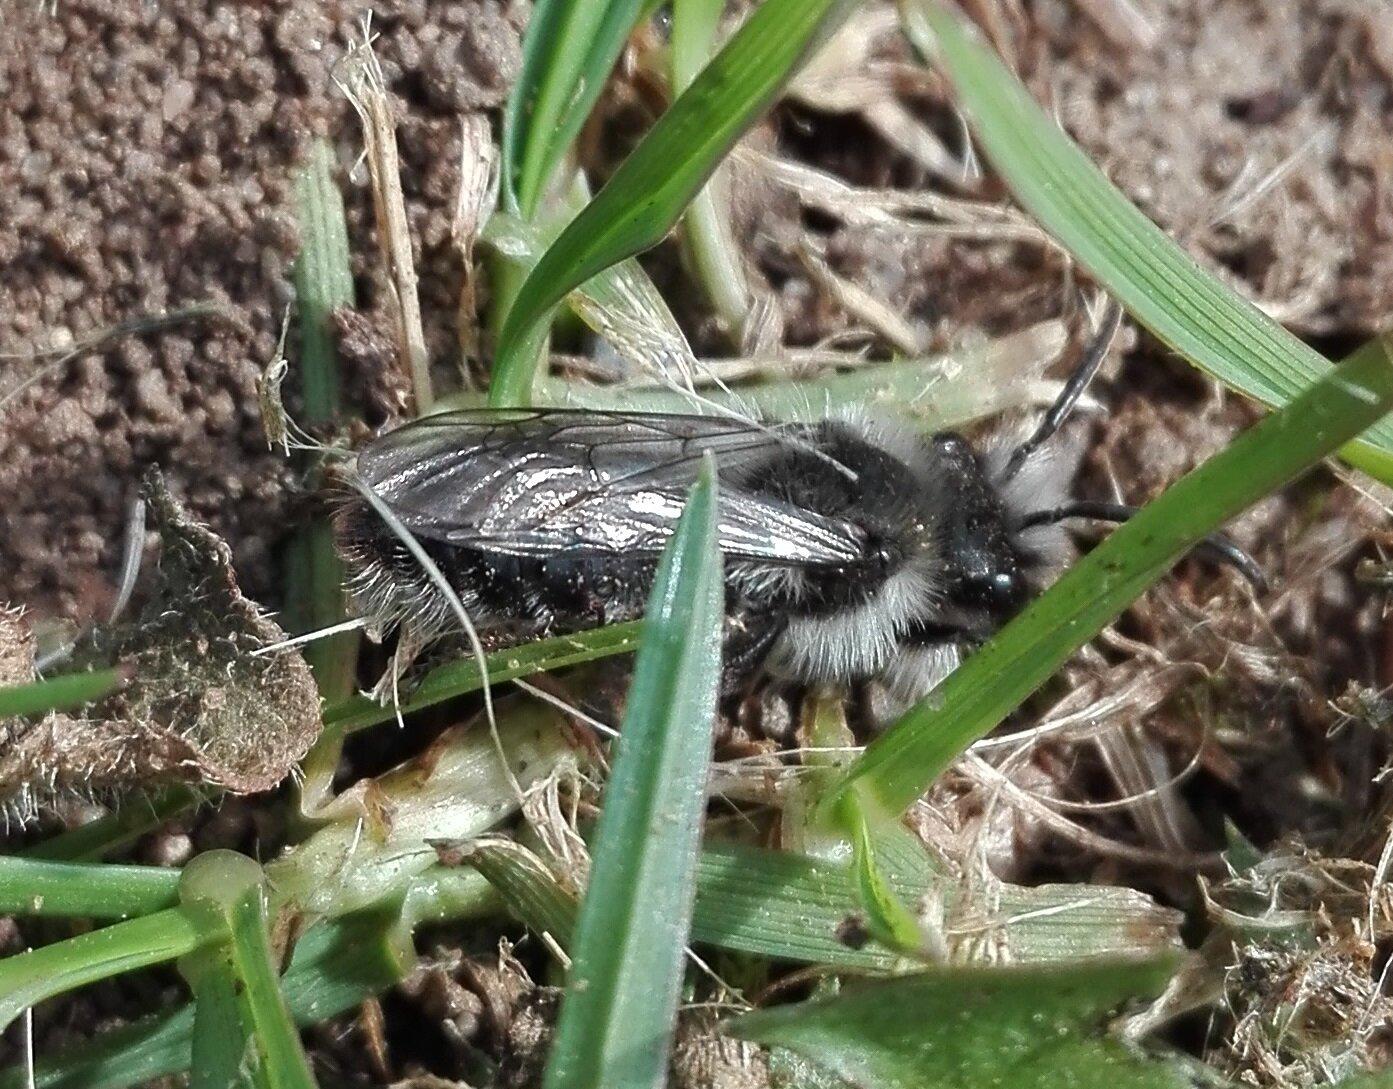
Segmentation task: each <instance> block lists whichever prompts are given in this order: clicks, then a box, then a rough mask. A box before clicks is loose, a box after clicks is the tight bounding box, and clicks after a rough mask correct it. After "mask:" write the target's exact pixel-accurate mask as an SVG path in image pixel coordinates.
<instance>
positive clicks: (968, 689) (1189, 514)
mask: <svg viewBox="0 0 1393 1089" xmlns="http://www.w3.org/2000/svg"><path fill="white" fill-rule="evenodd" d="M1390 406H1393V360H1390V356H1389V354H1388V351H1387V348H1386V347H1385V346H1384V345H1383V344H1382V343H1378V342H1376V343H1373V344H1371V345H1368V346H1366V347H1365V348H1364V349H1362V350H1360V351H1359V352H1357V353H1356V354H1355V355H1354V356H1352V357H1351V358H1350V359H1349V360H1348V361H1347V362H1346V363H1344V364H1342V365H1341V366H1340V367H1339V368H1338V369H1337V370H1336V371H1334V372H1333V373H1332V374H1331V375H1330V376H1329V377H1328V378H1326V379H1324V380H1322V381H1321V382H1319V383H1317V384H1316V385H1315V386H1314V387H1312V388H1311V389H1310V390H1308V391H1307V392H1305V393H1303V394H1302V395H1301V396H1300V397H1298V398H1296V400H1294V401H1292V402H1291V403H1290V404H1289V405H1287V406H1286V407H1285V408H1282V409H1279V410H1278V411H1277V412H1275V413H1274V414H1273V415H1271V416H1269V417H1267V418H1266V419H1265V420H1263V421H1261V422H1260V423H1258V424H1257V425H1256V426H1255V427H1253V428H1251V429H1250V430H1249V431H1247V432H1246V433H1245V434H1243V435H1241V436H1240V437H1239V438H1238V439H1237V440H1235V441H1234V443H1233V444H1232V445H1231V446H1229V447H1228V449H1226V450H1224V451H1223V452H1222V453H1220V454H1218V455H1216V456H1215V457H1213V458H1211V459H1210V460H1209V461H1207V462H1205V464H1203V465H1201V466H1200V467H1199V468H1198V469H1196V470H1194V471H1193V472H1191V473H1189V474H1188V475H1187V476H1185V477H1183V478H1182V479H1181V480H1180V481H1178V482H1177V483H1175V484H1174V485H1172V486H1171V487H1170V488H1168V489H1167V490H1166V491H1165V492H1164V493H1163V494H1162V495H1161V496H1160V497H1159V498H1157V499H1156V500H1155V501H1154V502H1152V503H1150V504H1148V505H1147V506H1146V507H1145V508H1143V509H1142V510H1141V512H1140V513H1138V514H1137V515H1136V517H1134V518H1133V519H1132V520H1131V521H1129V522H1128V523H1127V524H1126V525H1124V526H1122V527H1120V528H1119V529H1118V530H1117V531H1116V532H1114V533H1113V534H1112V535H1111V536H1110V537H1108V539H1107V540H1105V541H1103V543H1102V544H1100V545H1099V546H1098V547H1097V548H1095V549H1094V550H1093V551H1092V552H1091V553H1089V555H1087V556H1086V557H1084V559H1083V560H1081V561H1080V562H1079V563H1078V564H1076V565H1075V566H1074V567H1073V568H1071V569H1070V570H1069V571H1068V572H1066V573H1065V575H1064V576H1063V577H1062V578H1061V579H1060V580H1059V582H1058V583H1056V584H1055V585H1054V586H1053V587H1052V588H1051V589H1050V590H1049V591H1048V592H1047V593H1045V594H1043V595H1042V596H1041V597H1039V598H1038V599H1037V600H1036V601H1034V602H1032V603H1031V605H1030V606H1028V607H1027V608H1026V610H1025V611H1024V612H1023V613H1022V614H1021V615H1020V616H1019V617H1017V618H1016V619H1015V620H1013V621H1012V622H1011V623H1010V624H1008V625H1007V626H1006V627H1005V628H1004V629H1002V631H1001V632H1000V633H999V634H998V635H997V636H996V637H995V638H993V639H992V640H991V641H990V642H989V643H987V644H986V646H984V647H983V648H982V649H981V650H979V651H978V652H977V653H976V654H974V655H973V656H972V657H971V658H969V659H968V661H967V662H965V663H964V664H963V666H962V667H961V668H959V669H958V670H957V671H956V672H954V673H953V674H951V675H950V676H949V677H948V679H947V680H945V681H944V682H943V684H942V685H940V686H939V688H938V689H936V690H935V692H934V693H933V694H932V695H931V696H930V697H929V698H928V699H927V700H924V701H923V702H921V703H920V704H918V705H917V706H915V707H914V708H912V709H911V710H910V711H909V712H908V713H907V714H906V715H905V716H904V717H903V718H901V719H900V720H899V721H898V722H896V723H895V724H894V725H893V726H892V727H891V728H890V729H889V730H887V731H886V732H885V733H884V734H882V735H881V736H880V737H878V738H877V739H876V740H875V741H873V742H872V743H871V745H870V746H869V747H868V748H867V749H866V751H865V752H864V753H863V754H862V755H861V757H860V758H859V759H858V760H857V761H856V763H855V764H853V765H852V766H851V768H850V769H849V771H848V773H847V777H846V778H845V779H843V780H842V783H841V784H840V785H839V787H838V788H837V790H836V791H834V792H833V794H832V795H831V798H832V799H835V798H837V797H838V796H840V794H841V793H842V792H843V791H845V790H846V789H847V788H848V787H850V786H852V785H854V786H856V787H857V788H858V790H859V792H860V794H861V796H862V799H863V800H865V801H867V802H870V803H871V804H872V805H874V806H878V807H880V808H881V809H883V810H884V811H885V812H886V813H891V814H894V813H900V812H902V811H903V810H904V809H905V808H906V807H907V806H908V805H909V804H910V803H911V802H913V801H914V799H915V798H917V797H919V796H920V795H921V794H922V793H923V792H924V791H925V790H927V789H928V787H929V786H930V785H931V784H932V783H933V781H934V780H935V779H937V778H938V776H939V775H940V774H941V773H942V772H943V771H944V770H945V769H946V768H947V767H948V765H949V764H950V763H952V761H953V760H954V759H955V758H956V757H957V755H958V754H959V753H961V752H962V751H963V750H964V749H965V748H966V747H967V746H968V745H969V744H971V743H972V742H973V741H975V740H976V739H977V738H979V737H982V736H983V735H984V734H986V733H987V732H988V731H990V730H991V729H993V728H994V727H995V726H996V725H997V724H998V723H1000V722H1001V721H1002V719H1004V718H1005V717H1006V716H1007V715H1008V714H1010V713H1011V711H1013V710H1014V709H1015V708H1016V707H1018V706H1019V705H1020V704H1021V703H1022V702H1023V701H1024V700H1025V699H1026V698H1027V697H1028V696H1029V695H1030V694H1031V693H1032V692H1034V691H1035V690H1036V689H1037V688H1038V687H1039V686H1040V685H1041V684H1043V683H1044V682H1045V681H1046V680H1048V679H1049V677H1050V676H1051V675H1052V674H1053V673H1054V672H1055V671H1056V670H1057V669H1058V668H1059V667H1060V666H1061V665H1063V664H1064V662H1065V660H1066V659H1067V658H1068V657H1069V656H1070V655H1071V654H1073V653H1074V652H1075V651H1076V650H1078V649H1079V648H1080V647H1081V646H1083V645H1084V643H1086V642H1087V641H1088V640H1090V639H1092V638H1093V636H1094V635H1096V634H1097V633H1098V632H1099V631H1100V630H1101V629H1102V628H1103V626H1104V625H1105V624H1107V623H1109V622H1110V621H1112V620H1114V619H1116V618H1117V616H1119V615H1120V614H1121V613H1122V611H1123V610H1124V609H1125V608H1126V607H1127V606H1128V604H1130V603H1131V602H1132V601H1134V600H1135V599H1136V598H1137V597H1138V595H1140V594H1141V593H1142V591H1144V590H1145V589H1146V588H1147V587H1148V586H1150V585H1151V584H1152V583H1153V582H1155V581H1156V580H1157V579H1159V578H1160V577H1161V576H1162V575H1164V574H1165V573H1166V572H1167V571H1168V570H1170V568H1171V567H1172V566H1173V565H1174V564H1175V563H1176V562H1177V561H1178V560H1179V559H1180V558H1181V557H1182V556H1184V555H1185V553H1186V552H1188V551H1189V550H1190V549H1191V548H1192V547H1194V545H1195V544H1196V543H1198V542H1199V541H1200V540H1202V539H1203V538H1204V537H1205V536H1206V535H1207V534H1209V533H1212V532H1213V531H1214V530H1215V529H1217V528H1219V527H1220V526H1222V525H1223V524H1224V523H1225V522H1227V521H1228V520H1229V519H1231V518H1233V517H1234V515H1236V514H1238V513H1239V512H1240V511H1242V510H1243V509H1244V508H1245V507H1247V506H1249V505H1251V504H1252V503H1254V502H1256V501H1257V500H1258V499H1260V498H1262V497H1263V496H1264V495H1267V494H1268V493H1270V492H1272V491H1274V490H1275V489H1277V488H1278V487H1280V486H1281V485H1282V484H1284V483H1286V482H1287V481H1289V480H1291V479H1292V478H1293V477H1295V476H1296V475H1297V474H1299V473H1301V472H1302V471H1303V470H1305V469H1306V468H1308V467H1309V466H1310V465H1312V464H1313V463H1315V462H1316V461H1318V460H1320V459H1321V458H1322V457H1325V456H1326V455H1327V454H1329V453H1330V452H1331V451H1332V450H1334V449H1336V448H1337V447H1338V446H1339V445H1340V444H1342V443H1345V442H1348V441H1349V440H1350V439H1351V438H1353V437H1354V436H1355V435H1358V434H1359V433H1360V432H1361V431H1363V430H1364V429H1365V428H1367V427H1369V425H1370V424H1372V423H1373V422H1374V421H1375V420H1378V419H1380V418H1382V417H1383V415H1384V414H1385V413H1386V412H1387V411H1388V410H1389V407H1390ZM871 812H875V810H874V809H872V810H871Z"/></svg>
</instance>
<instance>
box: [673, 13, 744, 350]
mask: <svg viewBox="0 0 1393 1089" xmlns="http://www.w3.org/2000/svg"><path fill="white" fill-rule="evenodd" d="M725 7H726V5H725V0H674V3H673V5H672V39H671V52H672V85H673V88H674V89H675V90H676V91H678V92H679V93H680V92H682V91H684V90H686V89H687V87H688V86H689V85H690V84H691V82H692V80H694V79H695V78H696V77H697V74H698V73H699V72H700V71H701V69H702V68H703V67H704V66H705V65H706V63H707V61H708V60H710V58H711V51H712V48H713V47H714V44H715V41H716V32H717V31H718V30H719V29H720V24H721V16H722V15H724V14H725ZM728 173H729V172H728V170H727V169H726V168H724V167H721V168H717V170H716V171H715V172H714V173H712V175H711V178H710V179H709V180H708V181H707V183H706V185H705V186H703V188H702V190H701V192H699V193H698V194H697V195H696V196H695V197H693V198H692V203H691V206H690V207H689V208H688V209H687V212H686V215H684V216H683V217H682V239H683V242H684V244H685V246H686V252H687V257H688V259H689V261H690V262H691V266H692V271H693V273H694V274H695V277H696V280H697V282H698V283H700V284H701V287H702V290H704V291H705V292H706V297H707V299H708V300H710V302H711V308H712V310H713V311H715V314H716V317H717V318H718V319H719V320H720V322H721V324H722V325H723V326H724V327H725V330H726V332H727V333H728V334H729V335H731V336H733V337H738V336H739V334H740V331H741V329H742V327H743V326H744V323H745V317H746V314H747V313H748V311H749V308H750V299H751V298H752V296H751V293H750V285H749V283H748V282H747V280H746V278H745V262H744V258H743V257H742V255H741V252H740V247H739V245H738V244H737V243H736V241H735V235H734V233H733V231H732V227H731V222H730V220H731V214H730V212H731V207H730V192H729V189H730V185H729V177H728Z"/></svg>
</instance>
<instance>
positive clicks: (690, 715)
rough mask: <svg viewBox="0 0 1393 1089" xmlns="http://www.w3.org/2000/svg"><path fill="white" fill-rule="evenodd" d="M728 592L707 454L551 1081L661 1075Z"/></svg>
mask: <svg viewBox="0 0 1393 1089" xmlns="http://www.w3.org/2000/svg"><path fill="white" fill-rule="evenodd" d="M724 603H725V591H724V585H723V577H722V569H721V555H720V552H719V550H718V549H717V547H716V476H715V467H714V465H713V464H712V463H711V462H710V461H709V460H708V462H707V464H706V465H705V466H704V467H703V469H702V473H701V477H700V479H699V481H698V483H697V485H696V487H695V488H693V490H692V495H691V498H690V500H689V501H688V503H687V509H686V510H685V511H684V512H683V515H682V518H681V520H680V521H679V522H678V525H677V530H676V532H675V533H674V535H673V539H672V541H671V543H670V544H669V546H668V548H667V550H666V551H665V552H664V554H663V560H662V562H661V563H660V565H659V569H658V575H657V580H656V583H655V585H654V587H653V593H652V596H651V598H650V600H649V606H648V615H647V618H646V619H645V620H644V622H643V623H644V629H643V648H642V649H641V650H640V651H639V655H638V662H637V664H636V666H635V672H634V681H633V686H632V688H631V689H630V692H629V703H628V708H627V710H626V712H625V715H624V727H623V731H622V734H621V737H620V740H619V742H618V755H617V756H616V758H615V761H614V771H613V774H612V775H611V777H610V781H609V785H608V788H607V790H606V791H605V802H604V810H603V813H602V814H601V817H600V822H599V827H598V829H597V831H596V836H595V847H594V864H593V865H592V867H591V872H590V882H589V891H588V893H587V895H586V897H585V900H584V902H583V903H582V905H581V911H580V918H579V919H578V921H577V924H576V940H575V959H574V961H573V963H572V965H571V971H570V974H569V978H568V982H567V988H566V996H565V998H564V1000H563V1001H562V1005H561V1017H560V1021H559V1023H558V1026H557V1035H556V1043H555V1045H554V1047H553V1049H552V1053H551V1057H550V1059H549V1060H548V1062H547V1072H546V1079H545V1085H546V1087H547V1089H572V1087H576V1089H581V1087H583V1089H591V1087H593V1086H600V1085H613V1086H619V1085H622V1086H625V1087H626V1089H643V1087H644V1086H660V1085H663V1084H664V1083H665V1080H666V1072H667V1056H668V1049H669V1047H670V1045H671V1038H672V1031H673V1025H674V1021H675V1018H676V1015H677V997H678V991H679V988H680V986H681V983H682V976H683V968H684V966H685V961H684V947H685V945H686V941H687V930H688V926H689V922H690V919H691V911H692V895H693V869H694V867H695V864H696V858H697V847H698V842H699V840H700V836H701V824H702V815H703V812H704V809H705V797H706V795H705V786H706V776H707V765H708V763H709V760H710V750H711V730H712V726H713V724H714V721H715V712H716V691H717V688H718V686H719V681H720V670H721V632H722V626H723V619H724V615H723V614H724Z"/></svg>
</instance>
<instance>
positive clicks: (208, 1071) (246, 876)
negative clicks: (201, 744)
mask: <svg viewBox="0 0 1393 1089" xmlns="http://www.w3.org/2000/svg"><path fill="white" fill-rule="evenodd" d="M180 896H181V898H182V900H183V901H184V903H185V904H186V905H188V906H189V908H190V909H198V910H203V911H206V912H208V913H209V914H210V915H212V916H214V917H216V918H218V919H219V920H220V921H221V922H222V923H223V924H224V926H225V927H226V933H227V936H228V937H227V941H225V942H221V943H218V944H217V945H216V946H213V947H211V948H207V949H205V950H203V951H201V952H199V953H197V954H195V955H193V956H190V957H187V958H186V959H185V960H184V961H183V962H182V963H181V965H180V967H181V970H182V971H183V973H184V975H185V976H186V977H187V978H188V980H189V983H190V985H191V986H192V988H193V992H194V1001H195V1013H194V1026H193V1074H194V1077H193V1082H192V1084H193V1085H195V1086H198V1087H200V1089H204V1087H206V1089H215V1087H218V1086H223V1085H232V1084H236V1083H237V1082H238V1081H239V1080H240V1077H241V1075H242V1072H243V1071H244V1070H249V1071H250V1072H251V1076H252V1081H253V1083H254V1084H255V1085H257V1086H264V1087H266V1089H314V1085H315V1082H314V1077H313V1076H312V1075H311V1074H310V1067H309V1059H308V1058H307V1057H306V1055H305V1050H304V1048H303V1047H302V1046H301V1044H300V1037H299V1033H298V1032H297V1031H296V1028H295V1024H294V1021H293V1020H292V1019H291V1016H290V1009H289V1007H288V1006H287V1005H286V1002H285V998H284V996H282V994H281V991H280V980H279V972H278V971H277V970H276V966H275V963H274V961H273V959H272V955H271V943H270V933H269V926H270V920H269V915H268V912H267V885H266V881H265V877H264V874H263V872H262V869H261V867H260V866H258V865H257V864H256V863H255V862H253V861H252V860H251V859H249V858H247V857H246V856H245V855H239V854H237V853H235V852H233V851H225V850H216V851H208V852H205V853H204V854H201V855H199V856H198V857H197V858H195V859H194V860H193V861H192V862H190V863H189V865H188V866H186V867H185V868H184V873H183V875H182V878H181V880H180Z"/></svg>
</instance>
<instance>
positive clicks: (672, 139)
mask: <svg viewBox="0 0 1393 1089" xmlns="http://www.w3.org/2000/svg"><path fill="white" fill-rule="evenodd" d="M849 6H850V5H849V4H848V3H847V0H766V2H765V3H763V4H762V5H760V7H759V8H757V9H756V10H755V11H754V13H753V14H752V15H751V16H750V18H749V19H748V21H746V23H745V25H744V26H743V27H741V28H740V30H739V31H737V32H736V34H735V36H734V37H733V38H731V40H730V41H729V42H728V43H727V44H726V46H725V48H724V49H722V50H721V52H720V53H718V54H717V55H716V57H715V58H714V59H713V60H712V61H711V63H710V64H708V65H707V66H706V67H705V68H704V69H703V70H702V72H701V74H700V75H698V76H697V77H696V79H695V80H694V81H693V82H692V85H691V86H690V87H688V88H687V90H686V91H684V92H683V93H682V94H681V95H680V96H679V97H678V99H677V100H676V101H675V102H674V103H673V104H672V107H671V109H669V110H668V111H667V112H666V113H665V114H663V116H662V117H661V118H660V119H659V120H658V123H657V124H656V125H655V126H654V127H653V129H652V131H651V132H649V134H648V135H647V136H646V137H645V138H644V140H643V142H642V143H640V144H639V146H638V147H636V148H635V149H634V151H633V153H632V154H630V156H629V157H628V158H627V159H626V160H624V162H623V163H622V164H621V165H620V167H619V169H618V170H617V171H616V172H615V174H614V177H613V178H611V179H610V182H609V184H608V185H606V186H605V187H604V189H602V190H601V191H600V192H599V193H598V194H597V195H596V197H595V199H594V200H593V201H591V202H590V204H589V205H587V206H586V207H585V208H584V209H583V210H582V211H581V212H580V213H579V214H578V215H577V216H576V218H575V219H573V220H572V221H571V223H570V225H569V226H567V228H566V229H565V230H564V231H562V232H561V235H560V237H559V238H557V240H556V242H555V243H553V244H552V246H551V248H550V249H548V250H547V252H546V254H545V255H543V257H542V259H541V260H540V261H539V262H538V263H537V267H536V268H534V269H533V270H532V273H531V275H529V276H528V278H527V282H526V283H525V284H523V287H522V290H521V291H520V292H519V294H518V298H517V300H516V302H515V303H514V304H513V307H512V309H511V310H510V311H509V312H508V317H507V320H506V321H505V322H504V323H503V329H502V331H501V333H500V335H499V344H498V359H497V362H496V363H495V366H494V373H493V380H492V382H491V384H490V387H489V403H490V404H493V405H500V406H507V405H515V404H526V403H528V401H529V399H530V397H531V392H532V382H533V378H534V371H535V369H536V359H535V357H534V356H532V355H531V354H529V352H528V350H527V349H528V345H529V344H531V343H532V342H533V341H534V340H535V337H536V335H537V333H536V330H537V328H538V327H539V326H541V325H544V324H545V323H546V321H547V320H548V316H549V315H550V314H551V311H552V309H553V307H555V306H556V304H557V303H559V302H560V301H561V300H562V299H563V298H565V297H566V294H567V292H569V291H570V290H571V289H572V288H574V287H576V286H577V285H579V284H581V283H584V282H585V281H586V280H588V279H590V277H591V276H594V275H595V274H596V273H598V272H600V271H601V270H603V269H606V268H608V267H609V266H610V265H612V264H614V263H615V262H616V261H620V260H623V259H624V258H625V257H631V256H633V255H634V254H636V253H639V252H641V251H643V250H645V249H648V248H649V247H650V246H653V245H655V244H656V243H657V242H659V241H660V240H661V239H662V237H663V236H664V235H665V234H666V233H667V232H668V230H669V229H670V228H671V227H672V225H673V224H674V223H676V222H677V220H678V218H679V217H680V216H681V214H682V212H683V211H684V210H685V209H686V207H687V205H688V204H690V203H691V200H692V198H693V197H694V196H696V194H697V192H698V191H700V189H701V187H702V185H703V183H704V182H705V181H706V179H707V177H709V176H710V174H711V172H712V171H713V170H715V169H716V166H717V165H718V164H719V163H720V161H721V159H722V158H723V157H724V156H725V154H726V152H727V151H729V150H730V148H731V147H732V146H733V145H734V144H735V141H736V140H738V139H739V138H740V137H741V135H742V134H744V133H745V132H746V130H748V129H749V127H750V126H751V125H753V124H754V123H755V121H756V120H758V119H759V117H760V116H761V115H762V114H763V112H764V110H765V109H766V108H767V107H768V106H769V104H770V103H771V102H772V101H773V100H774V97H775V96H776V95H777V94H778V93H779V91H780V89H781V88H782V87H783V86H784V84H785V83H787V81H788V80H789V79H790V78H791V77H792V76H793V74H794V72H795V71H796V70H797V68H798V66H799V65H800V64H801V63H802V61H803V60H804V59H805V58H806V56H807V55H808V53H809V52H810V51H811V50H813V49H814V48H815V47H816V46H817V45H819V44H820V43H821V42H822V41H823V39H824V37H825V35H826V34H827V32H828V31H829V29H830V28H831V27H832V26H833V25H834V24H835V22H836V21H837V18H836V17H837V16H839V15H841V14H842V13H843V12H844V11H845V10H846V9H848V8H849Z"/></svg>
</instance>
